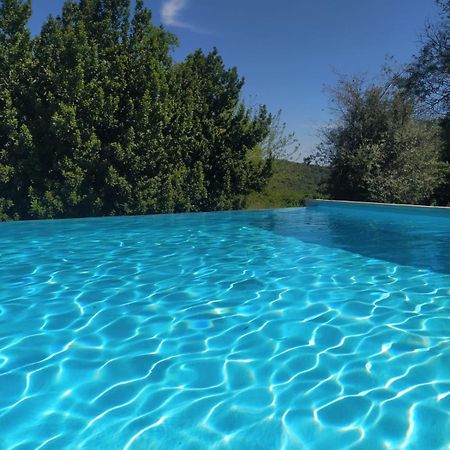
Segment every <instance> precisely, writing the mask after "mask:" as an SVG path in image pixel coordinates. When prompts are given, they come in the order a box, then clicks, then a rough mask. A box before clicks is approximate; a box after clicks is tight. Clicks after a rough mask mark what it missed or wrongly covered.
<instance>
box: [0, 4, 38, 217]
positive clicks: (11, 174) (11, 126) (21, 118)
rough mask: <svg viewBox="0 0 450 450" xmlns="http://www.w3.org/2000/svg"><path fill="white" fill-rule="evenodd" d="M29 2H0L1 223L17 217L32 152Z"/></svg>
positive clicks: (24, 191)
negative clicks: (29, 92)
mask: <svg viewBox="0 0 450 450" xmlns="http://www.w3.org/2000/svg"><path fill="white" fill-rule="evenodd" d="M30 15H31V6H30V1H29V0H28V1H20V0H3V1H2V2H0V220H6V219H10V218H18V217H19V215H20V212H21V206H22V199H23V197H25V196H26V190H24V179H25V178H26V175H27V168H28V167H27V166H28V161H29V160H30V156H31V154H32V152H33V138H32V135H31V134H30V130H29V128H28V126H27V120H26V117H25V114H24V113H25V111H26V110H27V108H28V106H29V105H28V102H27V98H26V95H24V94H25V91H26V90H27V89H28V87H29V85H30V84H31V83H33V81H34V80H33V78H32V76H31V72H30V69H31V65H32V43H31V39H30V33H29V31H28V29H27V28H26V23H27V21H28V19H29V18H30Z"/></svg>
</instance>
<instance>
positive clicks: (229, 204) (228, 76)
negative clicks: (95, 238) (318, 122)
mask: <svg viewBox="0 0 450 450" xmlns="http://www.w3.org/2000/svg"><path fill="white" fill-rule="evenodd" d="M30 14H31V3H30V1H29V0H2V1H1V2H0V219H2V220H7V219H32V218H58V217H83V216H93V215H121V214H148V213H159V212H178V211H200V210H201V211H210V210H220V209H230V208H239V207H241V206H242V205H243V203H244V201H245V198H246V196H247V195H248V194H249V193H250V192H252V191H257V190H261V189H262V188H263V187H264V185H265V184H266V182H267V180H268V179H269V177H270V175H271V165H272V159H273V158H272V155H271V154H270V149H267V148H266V149H265V151H264V154H263V153H261V157H259V158H254V157H252V158H251V157H249V155H250V153H251V151H252V150H253V149H254V148H255V147H257V146H259V148H262V147H261V146H262V143H263V142H264V141H265V140H266V138H267V137H268V135H269V134H270V127H271V123H272V116H271V114H269V112H268V111H267V110H266V108H265V107H264V106H261V107H258V108H252V109H249V108H247V107H246V106H245V105H244V104H243V103H242V101H241V99H240V92H241V89H242V86H243V80H242V79H241V78H240V77H239V75H238V73H237V70H236V69H235V68H231V69H227V68H226V67H225V66H224V63H223V61H222V59H221V57H220V55H219V54H218V52H217V51H216V50H213V51H212V52H210V53H209V54H204V53H203V52H201V51H197V52H195V53H193V54H191V55H189V56H188V57H187V58H186V59H185V60H184V61H183V62H181V63H175V62H174V61H173V60H172V58H171V56H170V55H171V48H172V47H173V46H174V45H175V44H176V37H175V36H174V35H172V34H170V33H168V32H167V31H165V30H164V29H162V28H159V27H156V26H155V25H153V24H152V21H151V12H150V11H149V10H148V9H147V8H145V7H144V4H143V0H137V1H136V4H135V8H134V11H131V10H130V0H80V1H79V2H77V1H66V2H65V3H64V6H63V10H62V12H61V15H60V16H59V17H50V18H49V19H48V20H47V21H46V22H45V23H44V25H43V27H42V30H41V32H40V34H38V35H37V36H36V37H34V38H32V37H31V35H30V31H29V30H28V28H27V22H28V20H29V18H30Z"/></svg>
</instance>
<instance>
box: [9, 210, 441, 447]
mask: <svg viewBox="0 0 450 450" xmlns="http://www.w3.org/2000/svg"><path fill="white" fill-rule="evenodd" d="M449 337H450V217H449V216H448V215H445V214H443V215H442V216H430V217H428V216H426V215H420V214H418V215H414V214H393V213H384V212H380V213H377V212H370V211H365V210H362V209H361V210H359V209H358V208H355V209H348V210H346V209H345V208H343V209H342V210H339V209H333V208H329V209H328V208H326V207H323V208H321V207H315V208H306V209H294V210H273V211H260V212H234V213H211V214H196V215H170V216H155V217H130V218H104V219H83V220H66V221H53V222H51V221H40V222H28V223H26V222H18V223H4V224H0V449H1V450H11V449H17V450H19V449H20V450H25V449H55V450H56V449H58V450H60V449H124V450H128V449H135V450H137V449H146V450H147V449H164V450H166V449H176V448H181V449H245V450H250V449H302V448H304V449H324V450H325V449H326V450H329V449H389V448H390V449H402V448H404V449H431V450H434V449H441V448H442V449H447V448H449V444H450V442H449V436H450V426H449V412H450V344H449Z"/></svg>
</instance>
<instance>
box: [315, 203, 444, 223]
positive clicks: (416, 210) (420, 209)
mask: <svg viewBox="0 0 450 450" xmlns="http://www.w3.org/2000/svg"><path fill="white" fill-rule="evenodd" d="M306 206H307V207H313V208H314V207H325V208H333V209H341V210H342V209H345V210H348V209H353V210H354V209H358V210H359V211H364V210H367V211H371V212H388V213H398V214H413V215H417V214H419V215H421V216H424V215H427V216H438V217H446V218H449V219H450V208H448V207H444V206H423V205H400V204H396V203H369V202H354V201H348V200H316V199H315V200H307V201H306Z"/></svg>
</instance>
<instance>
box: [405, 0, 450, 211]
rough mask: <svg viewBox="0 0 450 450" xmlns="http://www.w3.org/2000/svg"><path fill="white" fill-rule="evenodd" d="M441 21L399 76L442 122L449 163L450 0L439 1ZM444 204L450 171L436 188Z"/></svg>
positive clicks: (449, 195) (425, 111)
mask: <svg viewBox="0 0 450 450" xmlns="http://www.w3.org/2000/svg"><path fill="white" fill-rule="evenodd" d="M437 3H438V4H439V6H440V8H441V11H440V20H438V21H437V22H436V23H432V24H429V25H427V27H426V29H425V33H424V36H423V44H422V48H421V49H420V52H419V53H418V55H417V56H416V57H415V58H414V59H413V62H412V63H411V64H409V65H408V66H407V67H406V70H405V74H403V75H402V76H401V77H399V82H398V84H399V85H400V87H401V88H402V89H403V90H405V91H406V92H407V93H408V94H410V95H411V94H412V95H414V96H415V97H416V99H417V100H418V102H419V106H420V112H421V114H422V116H424V117H426V118H429V119H435V120H438V121H439V122H440V125H441V128H442V138H443V140H444V143H445V145H444V146H443V148H442V159H443V160H444V161H445V162H447V163H448V164H450V0H437ZM436 197H437V199H438V201H439V202H440V203H441V204H444V205H446V204H450V170H447V175H446V182H445V183H444V184H443V185H442V186H441V187H440V188H439V189H438V190H437V192H436Z"/></svg>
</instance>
